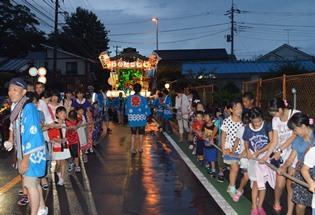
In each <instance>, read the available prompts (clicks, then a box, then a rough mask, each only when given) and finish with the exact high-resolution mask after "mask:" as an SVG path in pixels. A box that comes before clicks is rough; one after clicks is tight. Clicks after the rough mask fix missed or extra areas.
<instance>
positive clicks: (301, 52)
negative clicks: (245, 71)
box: [257, 43, 313, 61]
mask: <svg viewBox="0 0 315 215" xmlns="http://www.w3.org/2000/svg"><path fill="white" fill-rule="evenodd" d="M281 49H289V50H291V51H293V52H296V53H298V54H301V55H303V56H305V57H306V58H308V59H311V58H312V57H313V56H312V55H309V54H307V53H306V52H303V51H301V50H299V49H298V48H295V47H293V46H290V45H288V44H286V43H285V44H283V45H281V46H279V47H278V48H276V49H274V50H272V51H271V52H268V53H267V54H265V55H263V56H261V57H260V58H258V59H257V60H258V61H263V60H265V59H266V58H268V57H269V56H272V55H275V56H277V57H281V56H279V55H278V54H277V52H278V51H279V50H281ZM283 60H285V59H283Z"/></svg>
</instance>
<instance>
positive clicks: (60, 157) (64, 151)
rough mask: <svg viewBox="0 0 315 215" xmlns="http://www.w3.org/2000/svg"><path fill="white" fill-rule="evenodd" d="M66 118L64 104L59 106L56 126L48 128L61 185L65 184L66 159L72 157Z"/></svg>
mask: <svg viewBox="0 0 315 215" xmlns="http://www.w3.org/2000/svg"><path fill="white" fill-rule="evenodd" d="M66 118H67V110H66V108H64V107H63V106H60V107H57V109H56V121H55V126H54V128H51V129H49V130H48V135H49V139H50V142H51V143H52V146H53V153H52V160H54V161H57V175H58V185H60V186H63V184H64V176H65V168H66V159H68V158H70V157H71V154H70V151H69V148H68V140H67V138H66V137H67V136H66V133H67V131H66V128H65V120H66Z"/></svg>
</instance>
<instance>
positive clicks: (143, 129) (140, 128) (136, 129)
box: [130, 126, 145, 135]
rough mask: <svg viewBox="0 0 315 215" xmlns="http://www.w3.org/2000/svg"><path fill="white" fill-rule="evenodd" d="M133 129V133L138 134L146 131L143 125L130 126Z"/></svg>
mask: <svg viewBox="0 0 315 215" xmlns="http://www.w3.org/2000/svg"><path fill="white" fill-rule="evenodd" d="M130 129H131V134H137V132H138V134H139V135H143V134H144V131H145V127H144V126H142V127H130Z"/></svg>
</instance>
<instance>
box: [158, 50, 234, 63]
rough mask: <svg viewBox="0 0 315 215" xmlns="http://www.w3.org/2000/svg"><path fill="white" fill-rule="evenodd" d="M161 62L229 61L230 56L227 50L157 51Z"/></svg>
mask: <svg viewBox="0 0 315 215" xmlns="http://www.w3.org/2000/svg"><path fill="white" fill-rule="evenodd" d="M153 54H156V55H157V56H158V57H159V58H160V59H161V60H166V61H167V60H170V61H204V60H207V61H210V60H228V59H229V55H228V54H227V52H226V50H225V49H178V50H155V51H154V52H153Z"/></svg>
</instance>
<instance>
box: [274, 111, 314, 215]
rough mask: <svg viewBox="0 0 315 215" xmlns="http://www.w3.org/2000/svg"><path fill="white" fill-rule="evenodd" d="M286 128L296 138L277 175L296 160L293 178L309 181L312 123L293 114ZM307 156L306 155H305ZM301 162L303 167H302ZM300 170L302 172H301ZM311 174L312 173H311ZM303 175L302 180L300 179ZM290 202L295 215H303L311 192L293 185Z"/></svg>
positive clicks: (310, 201)
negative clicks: (293, 133) (293, 206)
mask: <svg viewBox="0 0 315 215" xmlns="http://www.w3.org/2000/svg"><path fill="white" fill-rule="evenodd" d="M288 127H289V129H291V130H292V131H294V132H295V133H296V134H297V137H296V138H295V140H294V141H293V143H292V151H291V154H290V156H289V158H288V159H287V160H286V162H285V163H284V164H283V165H282V166H281V167H280V168H279V171H278V173H279V174H280V175H282V173H283V172H285V170H286V169H287V167H288V166H291V165H292V163H293V162H294V160H295V159H296V157H297V159H298V162H297V164H296V168H295V177H296V178H297V179H299V180H301V181H304V178H305V179H310V171H309V167H312V165H310V164H311V162H313V160H314V156H312V157H311V160H309V158H310V157H309V156H310V155H311V154H308V150H309V149H310V148H311V147H312V145H313V144H314V143H313V140H314V130H313V127H312V122H310V119H309V117H308V116H307V115H305V114H303V113H295V114H294V115H293V116H292V117H291V118H290V119H289V121H288ZM310 151H311V150H310ZM306 154H307V155H306ZM304 156H305V159H304ZM303 160H304V166H305V167H303ZM301 168H302V169H303V171H301ZM311 172H312V171H311ZM301 173H302V174H303V173H304V174H303V176H304V178H303V177H302V175H301ZM309 182H311V181H309ZM292 201H293V202H294V203H295V204H296V207H295V211H296V214H297V215H300V214H305V208H306V207H311V206H312V192H309V191H308V190H307V187H303V186H301V185H299V184H293V198H292Z"/></svg>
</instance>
